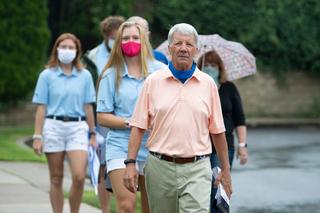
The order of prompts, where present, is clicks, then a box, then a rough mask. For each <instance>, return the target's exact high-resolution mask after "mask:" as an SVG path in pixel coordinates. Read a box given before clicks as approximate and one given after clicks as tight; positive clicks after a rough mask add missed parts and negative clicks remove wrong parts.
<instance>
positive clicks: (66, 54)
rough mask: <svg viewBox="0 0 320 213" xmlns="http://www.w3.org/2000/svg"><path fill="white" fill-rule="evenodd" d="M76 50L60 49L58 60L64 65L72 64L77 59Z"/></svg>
mask: <svg viewBox="0 0 320 213" xmlns="http://www.w3.org/2000/svg"><path fill="white" fill-rule="evenodd" d="M76 53H77V51H76V50H70V49H61V48H58V59H59V61H60V62H61V63H63V64H70V63H71V62H72V61H73V60H74V59H75V57H76Z"/></svg>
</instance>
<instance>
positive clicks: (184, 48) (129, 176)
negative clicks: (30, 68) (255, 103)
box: [124, 23, 232, 213]
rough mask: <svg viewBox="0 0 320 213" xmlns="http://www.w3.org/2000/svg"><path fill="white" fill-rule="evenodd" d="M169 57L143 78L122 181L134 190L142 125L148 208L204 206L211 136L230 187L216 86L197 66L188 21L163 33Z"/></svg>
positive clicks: (203, 208) (175, 209) (195, 38)
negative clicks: (146, 133)
mask: <svg viewBox="0 0 320 213" xmlns="http://www.w3.org/2000/svg"><path fill="white" fill-rule="evenodd" d="M168 41H169V51H170V53H171V56H172V62H170V63H169V65H168V67H166V68H164V69H162V70H160V71H157V72H155V73H154V74H151V75H150V76H149V77H148V78H147V79H146V81H145V83H144V86H143V89H142V92H141V93H140V97H139V99H138V102H137V104H136V108H135V111H134V114H133V116H132V118H131V121H130V125H131V127H132V130H131V136H130V141H129V151H128V158H127V160H125V164H126V165H127V168H126V173H125V175H124V184H125V186H126V187H127V188H128V189H129V190H130V191H132V192H136V190H137V187H136V186H137V180H138V174H137V172H136V169H135V164H134V163H135V159H136V156H137V152H138V150H139V147H140V144H141V138H142V136H143V133H144V131H145V130H150V136H149V140H148V142H147V144H146V146H147V148H148V150H149V152H150V155H149V156H148V158H147V162H146V167H145V178H146V187H147V193H148V200H149V206H150V210H151V212H155V213H163V212H166V213H171V212H172V213H176V212H206V213H207V212H208V211H209V203H210V192H211V179H212V171H211V167H210V159H209V155H210V154H211V152H212V144H211V139H210V136H211V137H212V141H213V143H214V146H215V148H216V150H217V153H218V156H219V160H220V162H221V167H222V168H221V169H222V172H221V174H220V176H219V177H218V178H217V181H216V184H218V183H222V185H223V186H224V188H225V190H226V193H227V195H228V196H229V197H230V196H231V193H232V187H231V177H230V168H229V160H228V154H227V143H226V139H225V134H224V132H225V127H224V123H223V118H222V112H221V106H220V100H219V94H218V90H217V87H216V85H215V83H214V81H213V80H212V78H211V77H210V76H208V75H207V74H205V73H204V72H201V71H200V70H199V69H197V67H196V65H195V63H194V62H193V57H194V56H195V54H196V53H197V45H198V33H197V31H196V30H195V29H194V27H193V26H191V25H189V24H185V23H181V24H176V25H175V26H173V27H172V28H171V29H170V31H169V34H168Z"/></svg>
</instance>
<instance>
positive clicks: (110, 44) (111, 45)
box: [108, 38, 115, 49]
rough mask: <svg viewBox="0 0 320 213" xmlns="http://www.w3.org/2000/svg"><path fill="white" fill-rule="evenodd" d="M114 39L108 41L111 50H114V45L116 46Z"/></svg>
mask: <svg viewBox="0 0 320 213" xmlns="http://www.w3.org/2000/svg"><path fill="white" fill-rule="evenodd" d="M114 41H115V40H114V39H112V38H109V39H108V47H109V48H110V49H112V47H113V44H114Z"/></svg>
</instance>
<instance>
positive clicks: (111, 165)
mask: <svg viewBox="0 0 320 213" xmlns="http://www.w3.org/2000/svg"><path fill="white" fill-rule="evenodd" d="M124 160H125V158H120V159H113V160H108V161H107V172H108V173H109V172H111V171H113V170H116V169H125V168H126V165H125V164H124ZM145 164H146V162H145V161H137V162H136V169H137V172H138V173H139V175H144V172H143V169H144V166H145Z"/></svg>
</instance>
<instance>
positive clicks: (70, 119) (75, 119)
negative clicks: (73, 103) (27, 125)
mask: <svg viewBox="0 0 320 213" xmlns="http://www.w3.org/2000/svg"><path fill="white" fill-rule="evenodd" d="M46 118H49V119H53V120H58V121H63V122H69V121H85V120H86V117H83V116H79V117H68V116H54V115H47V116H46Z"/></svg>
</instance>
